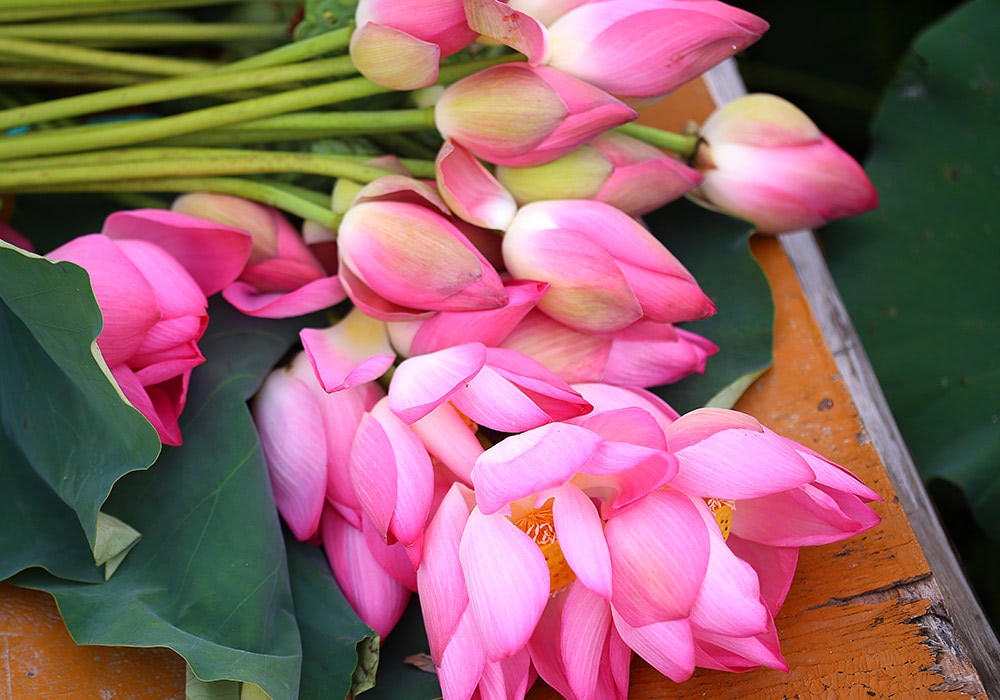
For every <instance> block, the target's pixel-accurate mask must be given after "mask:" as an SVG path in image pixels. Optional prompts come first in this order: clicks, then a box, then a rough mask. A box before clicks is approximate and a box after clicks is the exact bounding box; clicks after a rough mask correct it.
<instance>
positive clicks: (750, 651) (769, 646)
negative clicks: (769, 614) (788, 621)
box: [694, 622, 788, 673]
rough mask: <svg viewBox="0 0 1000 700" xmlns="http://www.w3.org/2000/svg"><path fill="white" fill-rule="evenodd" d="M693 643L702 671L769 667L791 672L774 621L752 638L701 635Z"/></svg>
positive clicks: (703, 633)
mask: <svg viewBox="0 0 1000 700" xmlns="http://www.w3.org/2000/svg"><path fill="white" fill-rule="evenodd" d="M694 643H695V657H694V658H695V663H696V664H698V666H701V667H703V668H714V669H718V670H720V671H730V672H736V673H739V672H742V671H750V670H753V669H756V668H759V667H760V666H766V667H767V668H776V669H778V670H779V671H788V664H787V663H786V662H785V659H784V657H783V656H782V655H781V649H780V644H779V642H778V634H777V632H776V630H775V627H774V623H773V622H772V623H771V625H770V627H769V629H767V630H766V631H764V632H761V633H760V634H757V635H753V636H749V637H731V636H729V635H719V634H711V633H708V632H699V633H698V634H697V635H696V636H695V642H694Z"/></svg>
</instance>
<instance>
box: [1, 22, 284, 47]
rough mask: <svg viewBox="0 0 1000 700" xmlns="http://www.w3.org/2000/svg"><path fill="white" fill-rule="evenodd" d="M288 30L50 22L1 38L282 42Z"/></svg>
mask: <svg viewBox="0 0 1000 700" xmlns="http://www.w3.org/2000/svg"><path fill="white" fill-rule="evenodd" d="M287 31H288V27H287V26H286V25H285V24H284V23H280V22H271V23H267V24H264V23H260V22H242V23H241V22H143V23H138V22H48V23H34V24H15V25H6V26H2V25H0V36H4V37H14V38H17V39H34V40H38V41H71V42H76V43H88V42H95V41H99V42H112V43H114V44H122V43H126V42H127V43H141V44H147V43H156V44H160V43H178V42H205V41H208V42H213V43H215V42H222V41H251V40H259V39H270V40H282V39H284V38H285V36H286V33H287Z"/></svg>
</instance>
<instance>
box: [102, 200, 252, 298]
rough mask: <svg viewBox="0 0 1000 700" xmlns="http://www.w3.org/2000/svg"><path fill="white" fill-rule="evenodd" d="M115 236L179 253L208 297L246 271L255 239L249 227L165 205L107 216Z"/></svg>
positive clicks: (107, 227)
mask: <svg viewBox="0 0 1000 700" xmlns="http://www.w3.org/2000/svg"><path fill="white" fill-rule="evenodd" d="M101 232H102V233H103V234H104V235H105V236H107V237H108V238H111V239H116V240H120V239H125V238H132V239H138V240H144V241H148V242H150V243H155V244H156V245H158V246H160V247H161V248H163V249H164V250H165V251H167V252H168V253H169V254H170V255H172V256H173V257H175V258H176V259H177V260H178V261H180V263H181V264H182V265H183V266H184V268H185V269H186V270H187V271H188V273H189V274H190V275H191V276H192V277H193V278H194V279H195V281H196V282H197V283H198V286H199V287H201V290H202V292H203V293H204V294H205V296H206V297H209V296H212V295H213V294H215V293H217V292H220V291H222V290H223V289H224V288H225V287H227V286H228V285H229V284H230V283H232V282H233V281H235V280H236V278H237V277H239V276H240V273H241V272H243V268H244V267H245V266H246V264H247V262H248V261H249V259H250V249H251V248H252V247H253V240H252V239H251V237H250V234H248V233H247V232H246V231H243V230H241V229H238V228H234V227H232V226H225V225H223V224H217V223H214V222H211V221H206V220H204V219H200V218H197V217H194V216H188V215H187V214H181V213H179V212H175V211H164V210H161V209H136V210H133V211H118V212H114V213H112V214H111V215H110V216H108V218H106V219H105V220H104V226H103V228H102V229H101Z"/></svg>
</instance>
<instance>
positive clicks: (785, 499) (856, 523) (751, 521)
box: [733, 484, 881, 547]
mask: <svg viewBox="0 0 1000 700" xmlns="http://www.w3.org/2000/svg"><path fill="white" fill-rule="evenodd" d="M737 506H738V509H739V513H738V514H737V513H735V512H734V513H733V531H734V532H736V533H737V534H738V535H739V536H740V537H742V538H744V539H747V540H751V541H754V542H759V543H761V544H769V545H772V546H778V547H806V546H812V545H818V544H827V543H829V542H838V541H840V540H843V539H847V538H848V537H851V536H853V535H855V534H857V533H859V532H862V531H864V530H867V529H869V528H872V527H874V526H876V525H878V524H879V522H880V521H881V518H880V517H879V516H878V514H877V513H875V511H873V510H872V509H871V508H869V507H868V506H867V505H865V504H864V503H862V502H861V501H860V500H859V499H858V498H857V497H856V496H854V495H851V494H844V493H842V492H839V491H834V490H827V489H825V488H823V487H821V486H816V485H813V484H806V485H804V486H801V487H799V488H797V489H791V490H788V491H784V492H781V493H776V494H773V495H769V496H763V497H761V498H748V499H744V500H740V501H738V502H737Z"/></svg>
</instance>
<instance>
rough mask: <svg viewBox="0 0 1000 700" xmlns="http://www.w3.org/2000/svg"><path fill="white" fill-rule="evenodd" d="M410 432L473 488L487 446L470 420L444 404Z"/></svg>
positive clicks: (457, 476) (422, 419)
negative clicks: (476, 466) (474, 477)
mask: <svg viewBox="0 0 1000 700" xmlns="http://www.w3.org/2000/svg"><path fill="white" fill-rule="evenodd" d="M410 428H412V429H413V432H414V433H416V434H417V436H418V437H419V438H420V440H421V442H423V443H424V446H425V447H426V448H427V451H428V452H429V453H430V454H431V455H433V456H434V457H435V458H437V459H438V460H439V461H440V462H441V463H442V464H444V465H445V466H446V467H447V468H448V469H449V470H450V471H451V473H452V474H453V475H454V476H455V477H456V478H458V479H459V480H460V481H461V482H462V483H464V484H466V485H468V486H471V485H472V468H473V467H474V466H475V464H476V459H478V458H479V455H481V454H482V453H483V446H482V444H481V443H480V442H479V440H478V439H477V438H476V433H475V431H474V430H473V429H472V428H470V427H469V424H468V423H467V422H466V419H465V418H464V417H463V416H462V415H461V414H460V413H459V412H458V411H457V410H455V407H454V406H452V405H451V404H449V403H443V404H441V405H440V406H438V407H437V408H435V409H434V410H433V411H431V412H430V413H428V414H427V415H426V416H424V417H423V418H421V419H420V420H418V421H416V422H415V423H412V424H411V425H410Z"/></svg>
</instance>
